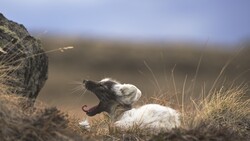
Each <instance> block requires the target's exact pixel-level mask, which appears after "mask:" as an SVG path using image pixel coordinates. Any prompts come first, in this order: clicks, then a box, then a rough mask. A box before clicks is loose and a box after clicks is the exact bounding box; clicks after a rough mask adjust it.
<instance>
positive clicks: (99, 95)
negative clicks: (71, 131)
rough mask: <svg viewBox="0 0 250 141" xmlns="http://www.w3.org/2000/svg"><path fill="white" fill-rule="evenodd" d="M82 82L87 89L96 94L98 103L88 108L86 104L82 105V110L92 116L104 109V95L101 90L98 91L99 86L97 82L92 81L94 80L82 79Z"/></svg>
mask: <svg viewBox="0 0 250 141" xmlns="http://www.w3.org/2000/svg"><path fill="white" fill-rule="evenodd" d="M83 84H84V85H85V88H86V89H87V90H89V91H90V92H92V93H93V94H94V95H95V96H97V98H98V99H99V101H100V102H99V103H98V104H97V105H96V106H93V107H90V108H88V106H87V105H83V106H82V110H83V111H84V112H85V113H86V114H87V115H88V116H94V115H96V114H99V113H101V112H103V111H104V110H105V107H106V106H105V105H106V102H105V101H104V98H103V97H105V96H104V95H105V94H104V93H103V91H100V88H101V87H100V86H99V85H98V83H96V82H94V81H86V80H84V81H83Z"/></svg>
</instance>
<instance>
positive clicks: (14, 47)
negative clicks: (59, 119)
mask: <svg viewBox="0 0 250 141" xmlns="http://www.w3.org/2000/svg"><path fill="white" fill-rule="evenodd" d="M3 68H5V69H7V71H8V73H7V75H6V76H1V77H0V79H1V80H0V81H1V83H4V84H5V85H8V87H10V90H9V91H10V93H15V94H18V95H22V96H24V97H28V98H30V99H32V100H35V99H36V97H37V95H38V93H39V91H40V90H41V88H42V87H43V86H44V84H45V81H46V80H47V77H48V57H47V55H46V54H45V53H44V51H43V49H42V46H41V43H40V41H39V40H37V39H35V38H34V37H32V36H30V35H29V33H28V31H27V30H26V28H25V27H24V26H23V25H21V24H17V23H15V22H13V21H10V20H8V19H6V18H5V17H4V16H3V15H2V14H1V13H0V69H3ZM3 79H4V80H3ZM2 81H4V82H2Z"/></svg>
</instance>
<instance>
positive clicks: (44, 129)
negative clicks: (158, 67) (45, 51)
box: [0, 49, 250, 141]
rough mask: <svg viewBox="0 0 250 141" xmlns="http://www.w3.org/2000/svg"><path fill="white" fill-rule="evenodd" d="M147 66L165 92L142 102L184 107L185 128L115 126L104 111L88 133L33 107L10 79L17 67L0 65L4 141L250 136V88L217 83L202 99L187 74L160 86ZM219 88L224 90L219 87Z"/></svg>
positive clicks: (64, 118) (61, 115)
mask: <svg viewBox="0 0 250 141" xmlns="http://www.w3.org/2000/svg"><path fill="white" fill-rule="evenodd" d="M59 51H61V50H60V49H59ZM146 66H147V65H146ZM17 67H18V66H17ZM147 68H148V69H149V71H150V73H152V75H153V81H154V83H155V85H156V88H158V90H159V92H158V93H156V94H155V95H153V96H150V97H148V98H145V99H144V100H142V102H141V104H139V105H142V104H145V103H158V104H161V105H166V106H171V107H174V108H175V109H178V110H179V111H180V113H181V119H182V126H181V127H180V128H178V129H174V130H172V131H169V132H162V133H160V134H158V135H154V134H151V133H149V132H147V130H146V129H145V130H144V129H140V128H138V126H136V125H135V126H134V127H132V128H131V129H129V130H126V131H123V130H122V129H118V128H116V127H114V125H113V124H112V122H111V120H110V118H109V117H108V116H107V115H106V114H102V115H101V116H100V117H99V118H98V119H94V120H92V121H91V130H90V131H86V130H84V129H82V128H81V127H79V126H78V122H79V119H77V118H72V117H71V116H67V115H66V114H64V113H62V112H61V111H59V110H58V109H56V108H51V107H47V106H45V105H44V104H42V103H38V104H37V105H36V107H32V106H31V105H30V103H32V102H30V101H29V100H28V99H26V98H24V97H20V96H17V95H15V94H13V93H15V91H13V90H14V89H17V88H13V86H10V85H8V84H6V82H7V81H9V80H15V79H18V78H9V77H8V76H9V75H8V74H9V73H11V72H14V71H15V70H16V69H17V68H16V67H14V68H13V67H12V68H8V67H7V66H4V65H1V64H0V126H1V129H0V138H1V140H3V141H9V140H20V141H22V140H25V141H26V140H40V141H45V140H52V141H53V140H55V141H57V140H65V141H68V140H79V141H80V140H87V139H89V138H86V137H90V138H93V139H96V140H176V141H177V140H183V141H189V140H193V141H197V140H229V141H230V140H232V141H233V140H249V138H250V133H249V131H250V99H249V98H247V97H246V95H247V94H248V92H247V87H246V86H245V85H241V86H230V87H223V86H221V87H219V86H218V85H217V84H216V83H214V84H216V87H214V88H213V89H211V91H209V93H208V94H206V92H205V91H203V92H201V93H200V94H199V93H197V94H196V95H201V97H200V98H199V99H192V95H193V93H194V91H193V90H192V88H194V86H193V85H187V76H186V77H185V79H184V82H183V84H182V87H177V85H176V84H175V83H176V82H175V78H174V73H173V72H172V76H173V77H172V79H171V81H172V82H173V87H174V88H172V89H173V90H174V91H173V92H171V91H164V88H161V87H160V86H159V82H158V81H157V78H156V76H155V75H154V73H153V70H151V69H150V67H149V66H147ZM197 72H198V71H197ZM195 77H197V75H195ZM195 79H196V78H195ZM187 87H190V88H187ZM218 87H219V89H216V88H218ZM187 89H189V90H190V89H191V91H187ZM179 95H181V96H179ZM179 97H181V99H179ZM187 98H190V99H187ZM173 99H175V100H173Z"/></svg>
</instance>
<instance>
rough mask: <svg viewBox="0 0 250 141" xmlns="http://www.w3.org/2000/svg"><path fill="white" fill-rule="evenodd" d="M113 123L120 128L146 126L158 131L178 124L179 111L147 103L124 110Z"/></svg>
mask: <svg viewBox="0 0 250 141" xmlns="http://www.w3.org/2000/svg"><path fill="white" fill-rule="evenodd" d="M115 125H116V126H117V127H120V128H121V129H129V128H132V127H134V126H137V127H139V128H141V129H144V128H145V129H146V128H147V129H150V130H152V131H153V130H155V131H156V130H157V131H158V132H159V131H161V130H170V129H172V128H174V127H178V126H180V121H179V113H178V112H177V111H175V110H174V109H172V108H169V107H165V106H161V105H158V104H147V105H144V106H142V107H140V108H138V109H134V108H133V109H131V110H129V111H126V112H124V114H123V115H122V117H121V118H120V119H119V120H118V121H116V122H115Z"/></svg>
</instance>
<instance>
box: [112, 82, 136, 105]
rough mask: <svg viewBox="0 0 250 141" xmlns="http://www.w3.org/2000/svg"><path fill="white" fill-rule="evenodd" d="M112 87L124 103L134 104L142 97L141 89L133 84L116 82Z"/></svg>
mask: <svg viewBox="0 0 250 141" xmlns="http://www.w3.org/2000/svg"><path fill="white" fill-rule="evenodd" d="M112 89H113V91H114V92H115V94H116V95H117V96H118V100H119V101H120V102H121V103H123V104H133V103H134V102H136V101H138V100H139V98H140V97H141V91H140V90H139V89H138V88H137V87H136V86H134V85H131V84H115V85H114V86H113V88H112Z"/></svg>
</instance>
